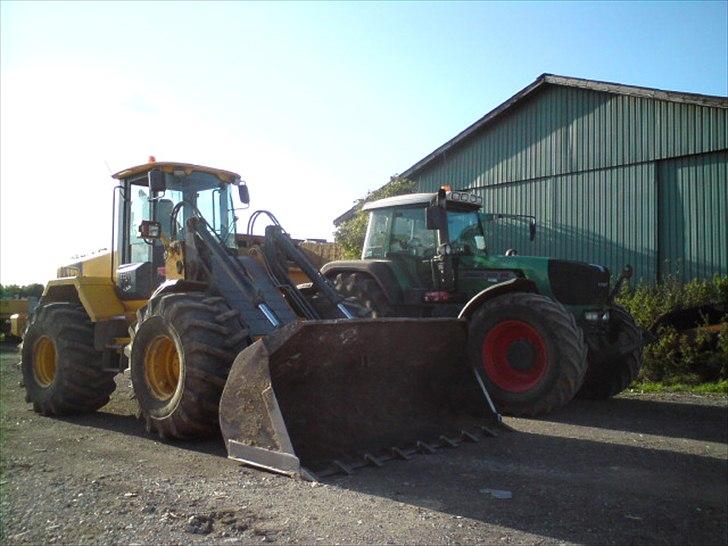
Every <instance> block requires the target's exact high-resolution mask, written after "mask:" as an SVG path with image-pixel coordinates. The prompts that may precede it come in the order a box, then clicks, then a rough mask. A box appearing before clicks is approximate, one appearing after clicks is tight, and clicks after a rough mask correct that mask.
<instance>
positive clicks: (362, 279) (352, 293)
mask: <svg viewBox="0 0 728 546" xmlns="http://www.w3.org/2000/svg"><path fill="white" fill-rule="evenodd" d="M334 288H335V289H336V291H337V292H338V293H339V294H341V295H342V296H344V298H347V299H352V300H354V301H356V302H357V303H358V304H359V305H360V306H361V308H362V315H361V316H362V317H363V318H381V317H388V316H391V315H392V308H391V306H390V305H389V301H388V300H387V295H386V294H385V293H384V290H382V289H381V288H380V287H379V285H378V284H377V282H376V281H375V280H374V279H373V278H371V277H370V276H369V275H366V274H363V273H338V274H337V275H336V277H334Z"/></svg>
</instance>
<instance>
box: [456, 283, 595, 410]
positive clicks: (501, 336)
mask: <svg viewBox="0 0 728 546" xmlns="http://www.w3.org/2000/svg"><path fill="white" fill-rule="evenodd" d="M586 352H587V348H586V345H585V344H584V339H583V334H582V331H581V329H580V328H579V327H578V326H577V325H576V322H575V320H574V317H573V316H572V315H571V314H570V313H569V312H568V311H566V309H564V307H563V306H562V305H560V304H558V303H556V302H555V301H553V300H551V299H549V298H546V297H544V296H541V295H539V294H532V293H527V292H516V293H511V294H504V295H502V296H498V297H496V298H494V299H492V300H490V301H487V302H485V303H484V304H483V305H482V306H481V307H480V309H478V310H477V311H476V312H475V313H474V314H473V316H472V317H471V319H470V326H469V337H468V354H469V358H470V361H471V363H472V365H473V366H474V367H475V369H476V371H477V373H478V374H479V375H480V376H481V377H482V379H483V381H484V383H485V385H486V387H487V388H488V391H489V392H490V393H491V395H492V397H493V399H494V401H495V403H496V406H497V407H498V409H499V411H501V412H503V413H506V414H509V415H516V416H517V415H528V416H535V415H541V414H544V413H548V412H549V411H551V410H554V409H556V408H559V407H561V406H563V405H564V404H566V403H567V402H569V401H570V400H571V399H572V398H573V397H574V395H575V394H576V393H577V391H578V390H579V387H581V383H582V381H583V379H584V374H585V372H586Z"/></svg>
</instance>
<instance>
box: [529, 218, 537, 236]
mask: <svg viewBox="0 0 728 546" xmlns="http://www.w3.org/2000/svg"><path fill="white" fill-rule="evenodd" d="M528 237H529V239H530V240H531V241H533V240H534V239H535V238H536V221H535V220H534V221H533V222H531V223H530V224H528Z"/></svg>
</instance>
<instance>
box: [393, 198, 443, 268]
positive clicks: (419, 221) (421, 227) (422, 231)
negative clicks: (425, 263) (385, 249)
mask: <svg viewBox="0 0 728 546" xmlns="http://www.w3.org/2000/svg"><path fill="white" fill-rule="evenodd" d="M435 233H436V232H435V231H433V230H428V229H427V217H426V214H425V209H423V208H405V209H399V210H395V211H394V213H393V214H392V233H391V236H390V241H389V253H390V254H391V253H398V254H407V255H409V256H415V257H418V258H431V257H432V256H434V255H435V249H436V248H437V240H436V236H435Z"/></svg>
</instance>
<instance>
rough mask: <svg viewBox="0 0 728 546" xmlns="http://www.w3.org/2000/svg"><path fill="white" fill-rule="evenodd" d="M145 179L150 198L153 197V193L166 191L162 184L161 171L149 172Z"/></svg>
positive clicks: (162, 174) (165, 186)
mask: <svg viewBox="0 0 728 546" xmlns="http://www.w3.org/2000/svg"><path fill="white" fill-rule="evenodd" d="M147 177H148V179H149V195H150V196H154V194H155V193H159V192H163V191H165V190H166V189H167V185H166V184H165V183H164V173H163V172H162V171H159V170H153V171H149V173H148V174H147Z"/></svg>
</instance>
